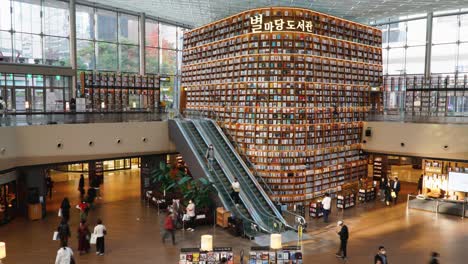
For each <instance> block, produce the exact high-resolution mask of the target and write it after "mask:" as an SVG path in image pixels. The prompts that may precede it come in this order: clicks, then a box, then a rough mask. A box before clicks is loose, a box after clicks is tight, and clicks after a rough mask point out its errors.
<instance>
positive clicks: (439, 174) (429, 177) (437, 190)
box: [423, 159, 468, 200]
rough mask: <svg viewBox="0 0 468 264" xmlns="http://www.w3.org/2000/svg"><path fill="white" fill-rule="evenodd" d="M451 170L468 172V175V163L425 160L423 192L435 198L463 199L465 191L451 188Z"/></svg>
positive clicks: (467, 173) (467, 174)
mask: <svg viewBox="0 0 468 264" xmlns="http://www.w3.org/2000/svg"><path fill="white" fill-rule="evenodd" d="M450 172H457V173H463V174H465V173H466V176H467V177H468V164H467V163H463V162H453V161H443V160H429V159H425V160H423V175H424V177H423V194H425V195H427V196H429V197H433V198H446V199H451V200H463V198H464V197H465V194H464V193H463V192H459V191H455V190H451V189H450V188H449V175H450Z"/></svg>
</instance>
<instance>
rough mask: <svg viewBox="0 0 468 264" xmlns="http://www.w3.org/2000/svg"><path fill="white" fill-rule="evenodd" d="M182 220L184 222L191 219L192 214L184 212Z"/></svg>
mask: <svg viewBox="0 0 468 264" xmlns="http://www.w3.org/2000/svg"><path fill="white" fill-rule="evenodd" d="M182 221H184V222H187V221H190V216H189V215H188V214H184V216H183V217H182Z"/></svg>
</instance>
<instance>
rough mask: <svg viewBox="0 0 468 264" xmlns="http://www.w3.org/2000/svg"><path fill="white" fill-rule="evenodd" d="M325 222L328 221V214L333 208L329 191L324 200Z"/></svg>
mask: <svg viewBox="0 0 468 264" xmlns="http://www.w3.org/2000/svg"><path fill="white" fill-rule="evenodd" d="M322 209H323V222H325V223H328V215H329V214H330V209H331V198H330V194H329V193H325V198H323V200H322Z"/></svg>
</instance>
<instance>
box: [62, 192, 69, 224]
mask: <svg viewBox="0 0 468 264" xmlns="http://www.w3.org/2000/svg"><path fill="white" fill-rule="evenodd" d="M60 210H61V211H62V218H63V219H65V221H67V222H68V219H70V201H69V200H68V198H67V197H65V198H63V200H62V204H61V205H60Z"/></svg>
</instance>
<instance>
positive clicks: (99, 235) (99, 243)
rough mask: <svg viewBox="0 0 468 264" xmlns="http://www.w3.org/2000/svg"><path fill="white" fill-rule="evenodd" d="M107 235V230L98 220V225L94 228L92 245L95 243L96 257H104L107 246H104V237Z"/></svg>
mask: <svg viewBox="0 0 468 264" xmlns="http://www.w3.org/2000/svg"><path fill="white" fill-rule="evenodd" d="M105 235H107V229H106V227H105V226H104V225H103V224H102V220H101V219H98V220H97V225H96V226H95V227H94V232H93V236H94V237H92V238H91V239H92V241H91V244H93V242H94V243H95V244H96V255H99V256H104V251H105V246H104V236H105Z"/></svg>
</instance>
